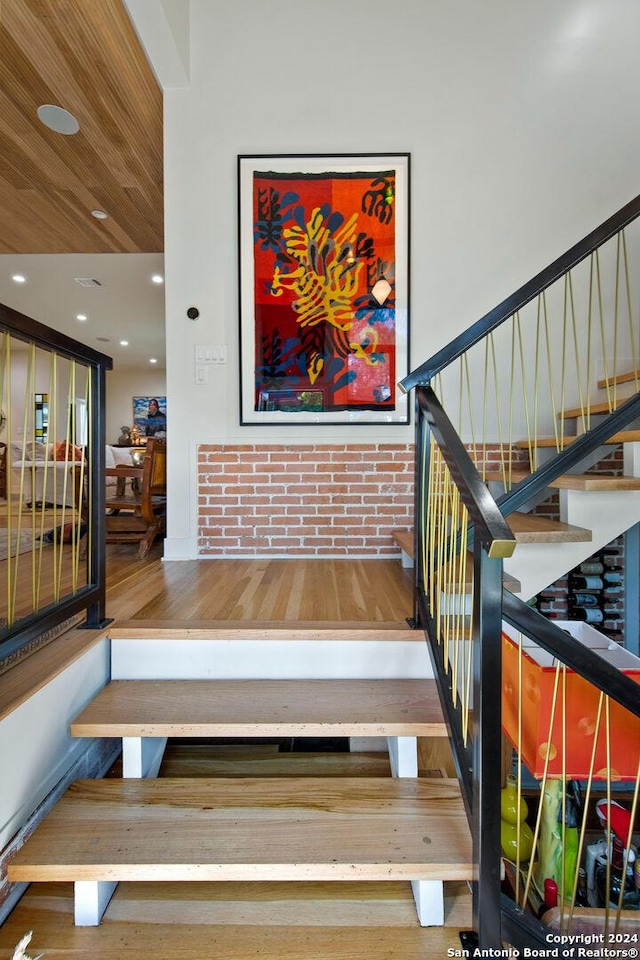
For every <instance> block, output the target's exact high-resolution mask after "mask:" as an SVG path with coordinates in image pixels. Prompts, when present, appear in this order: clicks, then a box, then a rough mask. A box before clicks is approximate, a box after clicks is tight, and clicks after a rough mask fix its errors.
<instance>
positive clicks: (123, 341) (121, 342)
mask: <svg viewBox="0 0 640 960" xmlns="http://www.w3.org/2000/svg"><path fill="white" fill-rule="evenodd" d="M120 346H121V347H128V346H129V341H128V340H121V341H120Z"/></svg>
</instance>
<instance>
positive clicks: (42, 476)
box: [10, 441, 132, 507]
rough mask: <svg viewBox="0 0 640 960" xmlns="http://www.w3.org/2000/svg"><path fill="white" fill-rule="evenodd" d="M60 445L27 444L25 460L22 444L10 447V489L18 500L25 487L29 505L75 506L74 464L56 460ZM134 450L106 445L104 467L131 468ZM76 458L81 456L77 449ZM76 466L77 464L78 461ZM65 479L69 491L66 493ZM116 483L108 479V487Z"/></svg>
mask: <svg viewBox="0 0 640 960" xmlns="http://www.w3.org/2000/svg"><path fill="white" fill-rule="evenodd" d="M57 446H58V447H59V445H57V444H46V443H35V444H34V443H30V442H29V443H27V445H26V448H25V450H24V452H25V453H26V458H25V459H24V461H23V459H22V454H23V448H22V443H20V442H19V441H13V442H12V443H11V448H10V450H11V452H10V458H11V459H10V462H11V474H12V476H11V488H12V491H13V495H14V496H15V495H16V494H17V492H18V491H19V490H20V484H21V483H23V484H24V487H23V500H24V501H25V502H26V503H38V504H40V503H47V504H56V505H57V506H63V505H66V506H69V507H70V506H73V476H72V467H73V464H74V461H73V460H66V461H65V460H64V459H61V460H55V459H53V457H54V455H55V448H56V447H57ZM131 450H132V448H131V447H114V446H112V445H111V444H107V445H106V447H105V466H106V467H115V466H116V465H117V464H118V463H124V464H127V466H131ZM76 456H78V452H77V449H76ZM76 462H77V461H76ZM65 475H66V489H65ZM23 478H24V479H23ZM116 482H117V481H116V480H115V479H113V478H110V477H107V479H106V483H107V485H108V484H115V483H116Z"/></svg>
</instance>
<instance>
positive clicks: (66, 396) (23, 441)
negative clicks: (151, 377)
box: [0, 305, 112, 663]
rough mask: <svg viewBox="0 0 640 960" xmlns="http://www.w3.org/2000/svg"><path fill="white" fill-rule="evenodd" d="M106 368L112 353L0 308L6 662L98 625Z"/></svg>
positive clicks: (1, 633)
mask: <svg viewBox="0 0 640 960" xmlns="http://www.w3.org/2000/svg"><path fill="white" fill-rule="evenodd" d="M111 367H112V361H111V359H110V358H109V357H107V356H104V355H103V354H101V353H98V352H97V351H95V350H92V349H90V348H89V347H86V346H84V345H83V344H81V343H78V342H77V341H75V340H72V339H71V338H70V337H67V336H65V335H63V334H61V333H59V332H58V331H56V330H53V329H51V328H49V327H47V326H45V325H44V324H41V323H39V322H38V321H36V320H33V319H31V318H29V317H26V316H24V315H23V314H21V313H18V312H17V311H15V310H12V309H11V308H9V307H6V306H3V305H0V409H2V411H3V413H4V416H5V422H4V424H3V426H4V433H3V437H2V440H3V442H5V441H6V479H7V489H6V500H5V508H4V540H5V542H6V557H5V559H4V562H3V563H2V566H3V568H4V569H3V575H2V583H1V586H0V660H1V661H5V663H6V662H9V663H11V662H12V661H13V660H15V659H16V658H17V657H18V656H19V655H20V651H21V650H23V648H31V647H33V646H34V645H37V644H38V643H39V642H41V641H42V639H43V638H50V637H52V636H53V637H55V636H56V635H57V634H58V633H59V632H60V631H61V630H64V629H65V628H66V625H68V624H71V623H74V624H80V623H82V621H84V625H85V626H86V627H87V628H97V627H99V626H102V625H104V623H105V594H106V588H105V584H106V578H105V548H104V463H105V385H106V377H105V374H106V371H107V370H109V369H111ZM36 395H37V397H38V400H39V402H38V403H37V404H36V405H35V408H34V397H35V396H36ZM63 541H66V542H63ZM19 545H20V546H19ZM23 546H25V547H26V549H24V552H22V548H23Z"/></svg>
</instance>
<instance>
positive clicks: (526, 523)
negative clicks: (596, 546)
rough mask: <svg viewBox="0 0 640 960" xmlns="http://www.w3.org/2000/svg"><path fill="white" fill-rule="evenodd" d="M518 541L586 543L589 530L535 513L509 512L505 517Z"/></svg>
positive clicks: (589, 537)
mask: <svg viewBox="0 0 640 960" xmlns="http://www.w3.org/2000/svg"><path fill="white" fill-rule="evenodd" d="M506 521H507V523H508V524H509V527H510V528H511V532H512V533H513V535H514V537H515V538H516V540H517V541H518V543H567V542H572V543H588V542H589V541H590V540H591V538H592V534H591V530H586V529H585V528H584V527H575V526H573V525H572V524H570V523H563V522H562V521H561V520H550V519H549V517H544V516H540V515H539V514H536V513H519V512H517V511H516V512H515V513H511V514H510V515H509V516H508V517H507V518H506Z"/></svg>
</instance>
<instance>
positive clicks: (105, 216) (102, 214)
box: [91, 210, 109, 220]
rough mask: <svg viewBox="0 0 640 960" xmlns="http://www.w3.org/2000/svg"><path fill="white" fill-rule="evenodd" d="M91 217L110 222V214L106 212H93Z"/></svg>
mask: <svg viewBox="0 0 640 960" xmlns="http://www.w3.org/2000/svg"><path fill="white" fill-rule="evenodd" d="M91 216H92V217H95V218H96V220H108V219H109V214H108V213H105V212H104V210H92V211H91Z"/></svg>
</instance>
